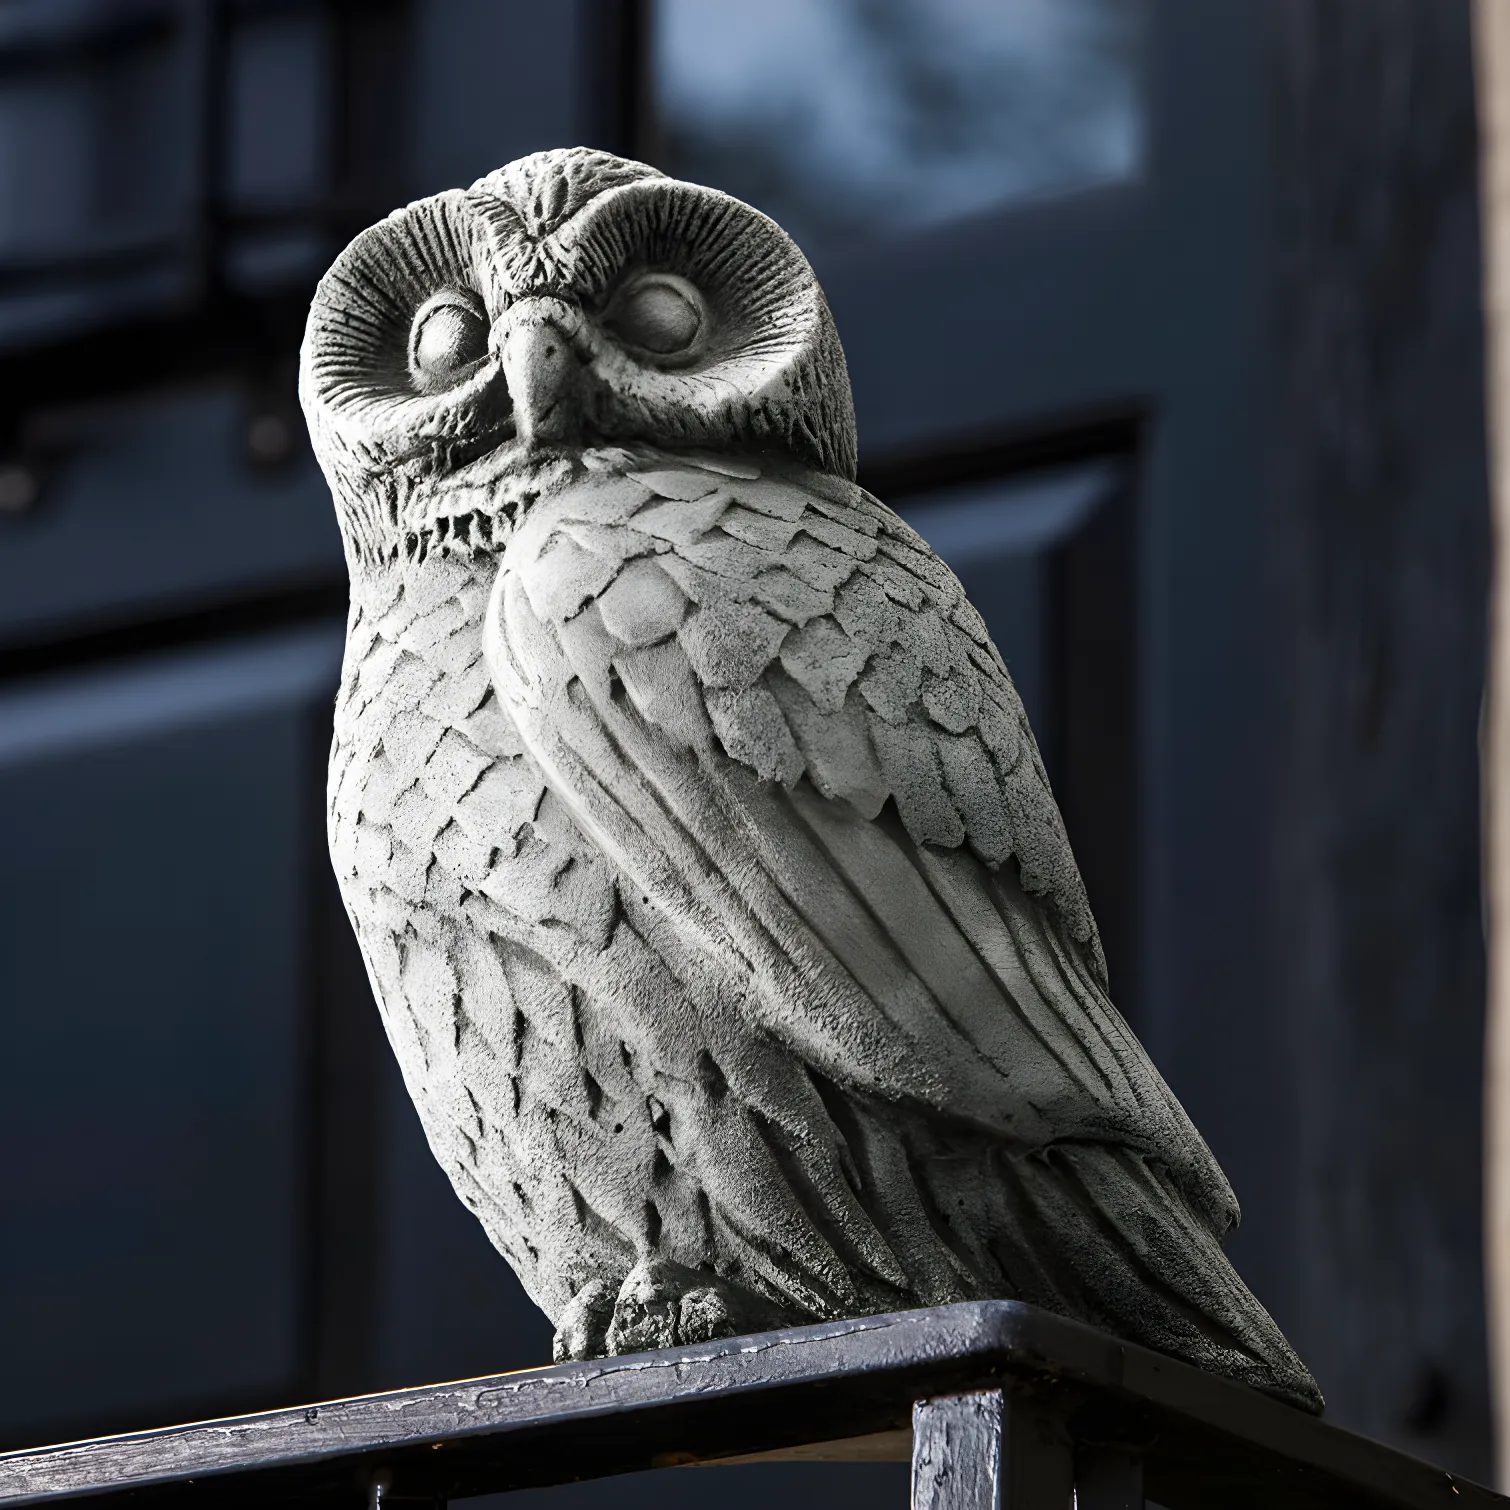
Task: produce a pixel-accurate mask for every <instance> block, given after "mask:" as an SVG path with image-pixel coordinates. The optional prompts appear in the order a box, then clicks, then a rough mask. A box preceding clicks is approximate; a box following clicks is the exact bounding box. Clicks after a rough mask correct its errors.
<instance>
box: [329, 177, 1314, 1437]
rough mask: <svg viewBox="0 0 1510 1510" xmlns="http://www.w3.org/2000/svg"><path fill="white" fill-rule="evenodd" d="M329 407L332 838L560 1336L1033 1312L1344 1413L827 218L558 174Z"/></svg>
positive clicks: (363, 356) (418, 258)
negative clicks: (1174, 1035)
mask: <svg viewBox="0 0 1510 1510" xmlns="http://www.w3.org/2000/svg"><path fill="white" fill-rule="evenodd" d="M649 269H653V271H650V270H649ZM677 301H680V303H679V304H678V303H677ZM437 311H440V314H439V315H437V314H436V312H437ZM673 316H674V318H673ZM436 318H439V319H441V320H442V321H443V322H444V323H443V325H442V326H441V327H438V328H436V329H431V328H430V327H429V324H428V323H427V322H429V321H430V320H432V319H436ZM673 335H674V339H673ZM668 341H669V342H671V343H672V344H673V345H674V347H675V349H668V344H667V343H668ZM302 391H303V396H304V402H305V407H306V412H307V414H308V416H309V422H310V430H311V434H312V436H313V438H314V442H315V447H316V450H317V453H318V455H319V457H320V460H321V463H322V465H323V467H324V469H325V472H326V475H327V477H328V478H329V479H330V483H331V486H332V490H333V492H334V494H335V498H336V504H337V508H338V511H339V515H340V519H341V524H342V529H343V532H344V536H345V540H346V545H347V551H348V556H349V559H350V562H351V569H352V599H353V609H352V618H351V629H350V639H349V644H348V656H347V667H346V674H345V677H344V679H343V684H342V691H341V696H340V702H339V705H338V709H337V729H336V740H335V746H334V749H333V752H332V759H331V784H330V835H331V851H332V855H333V856H334V857H335V861H336V866H337V870H338V873H339V876H340V880H341V885H342V888H343V891H344V894H345V897H346V900H347V905H348V907H349V909H350V913H351V917H352V921H353V923H354V925H355V927H356V930H357V934H358V937H359V939H360V941H361V944H362V947H363V949H364V951H365V954H366V958H367V961H368V966H369V969H370V971H371V975H372V980H373V984H374V987H375V989H376V991H377V994H378V998H379V1003H380V1006H381V1008H382V1011H383V1014H384V1020H385V1022H386V1024H387V1027H388V1032H389V1035H390V1037H391V1039H392V1042H393V1045H394V1049H395V1052H396V1053H397V1055H398V1058H399V1062H400V1064H401V1066H402V1067H403V1071H404V1075H405V1079H406V1082H407V1084H408V1086H409V1089H410V1092H411V1094H412V1095H413V1096H414V1099H415V1102H416V1105H417V1106H418V1107H419V1110H420V1114H421V1117H422V1119H423V1121H424V1124H425V1127H426V1130H427V1132H428V1134H429V1137H430V1141H431V1145H432V1147H433V1148H434V1151H435V1153H436V1156H437V1158H438V1159H439V1160H440V1162H441V1163H442V1164H443V1165H444V1166H445V1168H446V1169H447V1172H448V1173H449V1174H450V1176H451V1178H452V1181H453V1183H454V1184H455V1186H456V1189H457V1192H458V1194H459V1195H460V1196H461V1198H462V1199H463V1200H464V1201H465V1202H466V1203H467V1204H468V1205H469V1206H470V1207H471V1208H472V1209H473V1210H474V1211H475V1212H476V1213H477V1215H478V1216H479V1218H480V1219H481V1221H482V1222H483V1224H484V1226H485V1227H486V1229H487V1231H488V1233H489V1235H490V1236H491V1237H492V1239H493V1241H494V1243H495V1244H496V1245H497V1246H498V1248H499V1249H500V1251H501V1252H502V1253H503V1254H504V1255H505V1257H506V1258H508V1260H509V1261H510V1263H511V1264H513V1266H514V1267H515V1269H516V1270H517V1271H518V1273H519V1275H520V1277H521V1278H522V1280H523V1281H524V1283H525V1285H526V1287H527V1288H528V1289H529V1291H530V1293H531V1294H532V1295H533V1296H535V1298H536V1299H537V1300H538V1301H539V1303H540V1304H541V1305H542V1306H543V1307H544V1308H545V1310H546V1311H547V1312H548V1313H549V1314H550V1315H551V1317H552V1318H553V1320H555V1321H556V1323H557V1327H558V1337H557V1342H558V1348H559V1349H560V1350H561V1351H562V1352H563V1353H564V1354H570V1355H573V1356H584V1355H591V1354H594V1353H597V1352H602V1351H604V1350H626V1349H631V1348H637V1347H643V1346H649V1345H656V1346H658V1345H669V1344H672V1343H677V1342H695V1341H698V1340H700V1339H706V1338H710V1337H713V1336H719V1335H724V1334H727V1333H729V1332H730V1331H733V1330H744V1329H749V1328H751V1327H755V1326H763V1325H768V1324H774V1323H778V1322H781V1321H796V1320H802V1319H811V1318H824V1317H836V1316H845V1315H858V1314H863V1313H867V1312H874V1311H881V1310H890V1309H896V1308H905V1307H908V1306H917V1305H934V1304H939V1303H942V1302H946V1301H953V1300H961V1299H967V1298H971V1297H984V1296H1009V1297H1016V1298H1021V1299H1026V1300H1031V1301H1034V1302H1036V1303H1037V1304H1040V1305H1042V1306H1045V1307H1048V1308H1050V1309H1052V1310H1056V1311H1060V1312H1062V1313H1064V1314H1067V1315H1072V1316H1078V1317H1081V1318H1083V1319H1085V1320H1088V1321H1091V1322H1094V1323H1097V1324H1100V1325H1102V1326H1106V1327H1109V1328H1111V1329H1112V1330H1114V1331H1118V1332H1120V1333H1122V1334H1123V1335H1124V1336H1128V1337H1131V1338H1134V1339H1136V1340H1139V1341H1142V1342H1145V1343H1148V1344H1151V1345H1152V1346H1154V1347H1157V1348H1161V1349H1163V1350H1165V1351H1167V1352H1170V1353H1174V1354H1176V1355H1178V1356H1181V1357H1184V1358H1187V1359H1190V1360H1192V1361H1194V1362H1196V1363H1199V1364H1201V1365H1203V1366H1205V1367H1208V1368H1210V1369H1213V1370H1216V1371H1219V1372H1223V1373H1227V1374H1230V1375H1232V1376H1234V1377H1237V1378H1240V1379H1244V1380H1246V1381H1248V1382H1250V1383H1253V1384H1256V1385H1258V1386H1259V1387H1260V1388H1264V1389H1268V1390H1270V1391H1272V1392H1274V1393H1276V1394H1279V1395H1281V1396H1283V1397H1285V1398H1287V1399H1290V1400H1292V1401H1294V1402H1296V1403H1299V1404H1302V1405H1305V1406H1309V1407H1312V1408H1314V1407H1315V1406H1316V1405H1317V1403H1318V1399H1317V1396H1316V1392H1315V1387H1314V1385H1313V1384H1312V1382H1311V1380H1310V1378H1309V1376H1308V1375H1307V1373H1306V1371H1305V1369H1304V1368H1303V1367H1302V1365H1301V1364H1300V1362H1299V1361H1298V1360H1297V1359H1296V1357H1295V1356H1294V1354H1293V1353H1292V1352H1291V1351H1290V1349H1289V1347H1288V1346H1287V1344H1286V1343H1285V1341H1284V1339H1283V1338H1282V1337H1281V1336H1280V1334H1279V1332H1278V1331H1277V1329H1276V1328H1275V1327H1274V1325H1273V1323H1272V1321H1270V1319H1269V1317H1268V1316H1267V1315H1266V1314H1265V1312H1264V1311H1263V1309H1262V1307H1261V1306H1259V1304H1258V1303H1257V1301H1255V1300H1254V1299H1253V1297H1252V1296H1251V1295H1250V1294H1249V1293H1248V1292H1247V1290H1246V1289H1245V1288H1244V1287H1243V1285H1242V1283H1241V1281H1240V1280H1239V1279H1238V1278H1237V1276H1236V1275H1235V1273H1234V1272H1233V1271H1232V1269H1231V1268H1230V1266H1229V1265H1228V1263H1227V1261H1226V1259H1225V1257H1224V1256H1223V1254H1222V1249H1221V1242H1222V1238H1223V1237H1224V1235H1225V1234H1226V1232H1227V1231H1228V1229H1229V1228H1230V1227H1231V1225H1232V1224H1233V1223H1234V1222H1235V1220H1236V1216H1237V1211H1236V1204H1235V1202H1234V1200H1233V1198H1232V1193H1231V1191H1230V1190H1229V1189H1228V1187H1227V1184H1226V1181H1225V1179H1224V1178H1223V1177H1222V1174H1221V1171H1220V1170H1219V1169H1218V1168H1217V1167H1216V1164H1215V1162H1214V1161H1213V1159H1212V1157H1211V1155H1210V1153H1209V1152H1208V1150H1207V1149H1206V1147H1205V1145H1204V1144H1203V1143H1202V1141H1201V1139H1200V1137H1199V1135H1198V1134H1197V1133H1196V1132H1195V1130H1194V1128H1193V1127H1191V1125H1190V1123H1189V1122H1188V1120H1187V1119H1186V1118H1185V1116H1184V1113H1183V1112H1182V1111H1181V1109H1180V1107H1179V1106H1178V1104H1177V1103H1176V1102H1175V1100H1174V1098H1173V1097H1172V1096H1171V1095H1170V1093H1169V1091H1168V1090H1167V1088H1166V1087H1165V1086H1164V1084H1163V1082H1162V1081H1161V1080H1160V1078H1159V1076H1158V1074H1157V1072H1156V1071H1155V1070H1154V1068H1153V1066H1152V1065H1151V1064H1150V1063H1149V1061H1148V1059H1147V1057H1146V1055H1145V1054H1144V1052H1143V1050H1142V1048H1141V1047H1140V1046H1139V1045H1138V1043H1137V1041H1136V1040H1135V1039H1134V1038H1133V1036H1132V1034H1131V1033H1130V1032H1129V1031H1128V1029H1127V1027H1126V1025H1125V1024H1124V1023H1123V1022H1122V1020H1121V1018H1120V1017H1119V1016H1118V1015H1117V1013H1116V1011H1115V1009H1114V1008H1113V1006H1112V1005H1111V1002H1110V1001H1109V1000H1108V998H1107V995H1106V989H1105V988H1106V980H1105V968H1104V964H1103V961H1102V956H1101V948H1100V943H1099V940H1098V938H1097V934H1096V928H1095V924H1094V922H1093V920H1092V918H1091V915H1090V910H1089V907H1088V905H1087V902H1086V897H1085V891H1084V888H1083V886H1082V885H1081V882H1080V877H1079V874H1078V872H1077V870H1076V867H1075V862H1074V859H1073V857H1072V856H1071V854H1070V851H1069V846H1068V844H1067V842H1066V839H1065V835H1064V829H1063V825H1062V823H1061V821H1060V817H1059V812H1058V809H1057V808H1056V806H1055V803H1054V800H1053V797H1052V796H1051V794H1050V792H1049V789H1048V784H1047V781H1046V780H1045V778H1044V773H1043V767H1042V763H1041V762H1040V761H1039V759H1038V755H1037V751H1036V748H1035V747H1034V745H1033V740H1032V735H1031V733H1030V732H1029V730H1028V728H1027V723H1026V720H1025V718H1024V717H1023V713H1022V707H1021V704H1020V702H1019V701H1018V698H1017V694H1016V691H1015V689H1014V688H1013V686H1012V684H1011V681H1010V679H1009V677H1008V676H1007V673H1006V671H1005V669H1004V667H1003V665H1002V663H1001V659H1000V657H999V656H997V655H996V654H995V653H994V651H992V650H990V649H989V647H988V642H987V641H986V640H985V637H984V631H983V629H982V627H981V625H980V621H979V617H978V615H976V614H975V613H974V611H973V610H972V609H971V608H970V606H969V604H968V603H967V602H966V600H965V598H964V595H963V591H962V589H961V587H960V585H959V583H958V581H957V580H956V579H955V577H954V576H953V574H952V573H951V572H950V571H949V569H948V568H947V567H946V566H945V565H944V564H943V563H942V562H941V561H939V560H938V559H937V558H936V557H935V556H934V555H933V553H932V552H931V551H930V550H929V549H928V547H927V546H926V545H925V544H924V543H923V542H922V541H920V540H919V539H918V537H917V536H916V534H915V533H914V532H913V531H912V530H911V529H909V528H908V527H907V526H906V525H904V524H903V523H902V522H901V521H900V520H899V519H898V518H897V517H896V516H895V515H894V514H893V513H892V512H891V510H889V509H888V508H886V507H885V505H884V504H881V503H879V502H878V501H877V500H876V499H874V498H872V497H870V496H869V495H868V494H866V493H865V492H863V491H862V490H861V489H860V488H858V487H856V486H855V485H854V483H853V482H852V480H851V479H852V478H853V475H854V463H855V437H854V424H853V417H852V411H851V406H850V398H849V386H848V379H847V376H846V373H845V369H844V360H843V355H842V353H841V351H840V347H839V342H838V338H837V335H836V334H835V332H834V328H833V323H832V321H831V319H830V317H829V314H828V310H827V306H826V304H825V303H824V299H823V296H822V293H821V291H820V290H819V288H818V286H817V284H816V282H815V281H814V278H813V275H812V272H811V270H810V269H809V268H808V266H807V264H806V262H805V261H804V260H803V259H802V257H801V254H800V253H799V252H798V251H797V249H796V248H795V247H794V246H793V245H792V243H791V242H790V240H789V239H788V238H787V237H786V236H785V235H784V234H783V233H782V232H781V231H780V230H779V229H778V228H776V227H774V226H773V225H771V224H770V222H768V221H766V220H764V219H763V218H761V217H759V216H757V215H755V214H754V213H753V212H751V211H749V210H747V209H746V208H745V207H744V206H742V205H739V204H738V203H736V202H734V201H732V200H730V199H728V198H727V197H726V196H723V195H720V194H717V193H714V192H713V191H710V190H704V189H700V188H697V187H695V186H692V185H687V184H678V183H673V182H671V181H670V180H667V179H665V178H663V177H661V176H660V175H659V174H657V173H655V172H654V171H653V170H651V169H648V168H645V167H643V166H640V165H637V164H633V163H626V162H622V161H619V160H618V159H615V158H610V157H606V156H604V155H602V154H598V153H592V152H586V151H574V152H563V153H546V154H540V155H538V156H536V157H532V158H526V159H523V160H522V161H520V162H517V163H513V164H511V165H509V166H508V167H507V168H504V169H502V170H500V171H499V172H498V173H495V174H493V175H491V176H490V177H488V178H486V179H484V180H482V181H481V182H480V183H478V184H476V185H474V186H473V188H471V189H470V190H467V191H465V192H454V193H449V194H442V195H438V196H436V197H435V198H433V199H429V200H425V201H422V202H420V203H418V204H415V205H411V206H410V207H409V208H408V209H406V210H403V211H401V212H399V213H397V214H396V215H394V216H391V217H389V219H387V220H385V221H384V222H382V223H381V224H380V225H377V226H375V227H373V228H372V229H371V230H369V231H368V232H366V233H365V234H364V235H363V236H361V237H359V238H358V239H357V240H356V241H355V242H354V243H353V244H352V246H351V247H349V248H348V249H347V251H346V252H345V253H344V254H343V255H342V257H341V258H340V260H339V261H338V262H337V264H336V266H335V267H334V268H333V269H332V271H331V272H330V274H329V275H327V277H326V279H325V281H324V283H323V284H322V286H321V289H320V291H319V294H318V296H317V297H316V300H315V303H314V307H313V310H312V313H311V317H310V325H309V334H308V338H307V340H306V343H305V349H304V363H303V374H302ZM457 497H464V498H465V501H466V505H467V508H468V509H469V510H470V511H471V517H472V518H473V519H475V520H477V521H480V523H479V527H477V528H469V529H468V530H466V531H464V532H463V531H458V530H456V529H453V528H449V527H448V528H445V529H442V528H441V527H440V526H439V524H438V523H436V521H440V520H449V519H450V518H452V517H454V516H455V515H456V507H455V500H456V498H457ZM983 647H984V648H983ZM480 659H481V660H482V661H483V662H484V664H485V668H486V676H485V677H484V676H482V675H481V674H480V673H479V669H478V667H479V660H480Z"/></svg>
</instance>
